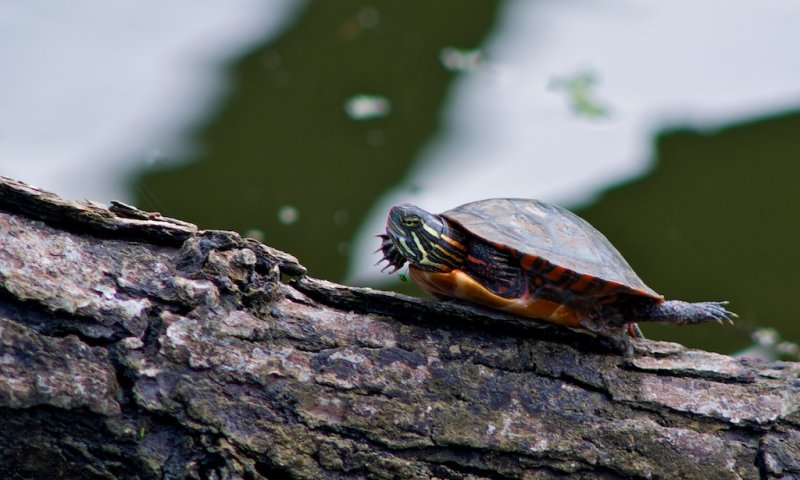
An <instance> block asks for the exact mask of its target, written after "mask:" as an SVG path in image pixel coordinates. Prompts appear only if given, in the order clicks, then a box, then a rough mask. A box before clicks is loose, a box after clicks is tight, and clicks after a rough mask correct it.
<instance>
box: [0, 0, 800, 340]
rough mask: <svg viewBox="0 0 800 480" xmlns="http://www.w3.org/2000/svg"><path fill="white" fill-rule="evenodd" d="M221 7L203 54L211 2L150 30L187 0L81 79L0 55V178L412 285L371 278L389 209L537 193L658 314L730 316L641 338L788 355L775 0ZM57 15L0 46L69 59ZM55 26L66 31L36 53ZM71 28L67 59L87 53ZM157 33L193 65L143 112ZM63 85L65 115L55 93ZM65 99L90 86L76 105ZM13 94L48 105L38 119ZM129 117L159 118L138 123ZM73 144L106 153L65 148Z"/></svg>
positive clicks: (789, 178) (789, 36) (792, 84)
mask: <svg viewBox="0 0 800 480" xmlns="http://www.w3.org/2000/svg"><path fill="white" fill-rule="evenodd" d="M237 2H238V3H237V4H236V5H237V7H236V8H237V9H238V11H239V13H241V12H242V11H244V9H247V8H251V9H252V11H253V12H254V13H253V15H251V16H250V18H249V19H248V18H245V17H247V16H244V17H243V16H242V15H238V16H237V15H234V14H233V13H235V12H233V13H228V14H225V21H224V22H222V21H220V22H218V24H219V27H218V30H219V31H220V32H225V35H223V34H222V33H220V32H217V33H215V34H213V35H212V34H210V33H205V34H203V35H202V38H205V39H206V40H208V42H207V43H200V42H198V41H197V40H195V39H196V38H200V37H197V35H198V34H197V32H199V31H200V30H199V29H200V25H201V24H207V23H209V22H210V21H208V20H207V19H208V18H209V16H210V17H211V18H213V17H214V16H215V15H216V16H218V17H222V14H215V13H213V12H214V10H212V7H211V5H212V4H213V2H211V3H205V2H201V3H202V4H203V5H206V6H205V7H203V9H202V10H196V13H197V14H198V16H197V17H196V18H198V19H199V18H201V17H200V16H199V15H200V14H201V13H202V12H205V15H206V17H202V18H206V20H203V21H199V20H198V21H196V22H194V23H191V22H189V23H185V24H184V23H181V24H180V25H183V26H185V27H187V28H186V29H187V30H188V31H190V33H191V32H192V31H194V30H196V32H195V33H194V34H192V35H195V36H194V37H193V36H192V35H188V34H187V35H188V36H186V37H185V38H184V37H182V38H184V39H183V40H181V41H180V42H179V41H178V40H177V39H173V40H169V41H168V40H165V39H164V38H171V37H159V36H157V32H159V31H161V30H164V31H170V30H169V28H172V27H170V25H174V22H175V20H174V19H172V20H170V18H172V17H169V15H171V14H174V15H175V17H174V18H180V17H181V16H182V14H181V13H180V12H181V10H180V8H183V7H179V5H184V7H189V6H190V5H191V2H187V3H184V4H181V3H180V2H177V3H176V4H175V5H174V6H173V7H171V10H172V13H170V12H169V11H162V12H161V15H162V16H163V17H158V18H155V17H154V18H153V19H151V20H152V21H148V20H146V19H139V20H137V21H136V22H133V24H132V25H128V27H129V31H130V32H133V33H132V34H131V36H130V38H131V39H132V40H131V42H130V46H129V47H127V48H128V49H129V50H130V52H131V53H130V54H126V53H125V52H127V51H128V50H126V47H124V46H122V45H123V44H119V45H117V44H113V45H114V47H113V48H111V49H109V48H107V49H105V51H104V52H105V53H103V56H100V54H97V56H95V57H93V56H91V55H94V54H89V53H85V54H83V53H82V55H83V56H78V57H76V58H84V56H85V57H86V65H89V64H92V63H94V64H96V65H108V68H103V69H97V70H94V71H95V72H96V73H94V74H93V73H91V72H92V70H91V69H89V68H88V67H87V69H86V73H85V74H84V75H85V76H86V78H87V79H88V78H91V79H94V80H93V81H89V80H86V81H82V80H81V75H80V74H78V73H74V69H73V70H71V72H73V73H71V74H70V75H71V76H69V77H64V75H62V74H58V73H57V71H56V70H53V69H55V68H56V67H57V66H58V64H62V63H63V64H64V65H67V66H68V65H69V62H68V61H66V60H63V61H59V62H51V64H46V65H45V64H43V65H40V66H41V68H39V69H38V70H32V71H28V74H27V77H26V76H25V75H22V74H21V73H19V72H25V71H26V70H24V69H23V66H24V65H22V64H12V66H13V67H14V68H8V63H7V64H6V66H7V68H6V71H9V72H17V73H18V74H15V75H12V76H8V77H7V80H6V83H7V84H13V85H15V87H14V89H12V90H13V91H7V92H6V93H0V95H5V96H6V98H5V100H3V99H2V98H0V100H2V101H3V102H4V104H6V105H11V106H14V109H12V110H11V111H14V112H17V113H15V115H12V116H7V118H6V117H0V168H2V172H0V173H3V174H6V175H11V176H14V177H17V178H21V179H23V180H28V181H31V182H33V183H36V184H38V185H40V186H42V187H45V188H50V189H53V190H55V191H57V192H59V193H62V194H66V196H68V197H73V198H81V197H91V198H97V199H99V200H104V201H107V200H109V199H110V198H112V197H115V198H122V199H123V200H128V201H132V202H133V203H135V204H137V205H138V206H139V207H141V208H143V209H147V210H155V211H160V212H162V213H164V214H165V215H169V216H174V217H178V218H182V219H185V220H188V221H192V222H195V223H197V224H198V225H200V226H201V227H203V228H215V229H230V230H235V231H239V232H241V233H243V234H246V235H251V236H255V237H258V238H259V239H261V240H262V241H264V242H265V243H268V244H270V245H272V246H275V247H277V248H280V249H283V250H285V251H287V252H290V253H292V254H294V255H296V256H297V257H298V258H299V259H300V260H301V262H302V263H303V264H305V265H306V266H307V267H308V268H309V271H310V273H311V274H312V275H314V276H317V277H321V278H326V279H330V280H333V281H339V282H345V283H348V284H354V285H372V286H376V287H379V288H387V289H397V290H400V291H404V292H406V293H411V294H415V295H421V293H420V291H419V290H418V289H417V288H416V287H415V286H413V285H411V284H408V283H403V282H401V281H400V280H399V278H398V276H388V275H383V274H381V273H380V271H379V268H377V267H374V266H373V264H374V263H375V261H377V260H378V258H379V257H378V255H377V254H373V253H372V251H373V250H374V249H375V248H377V246H378V241H377V239H375V237H374V235H375V234H378V233H381V231H382V229H383V226H382V224H383V222H384V220H385V215H386V212H387V211H388V208H389V207H390V206H391V205H393V204H395V203H399V202H406V201H410V202H414V203H417V204H419V205H420V206H422V207H424V208H426V209H429V210H432V211H442V210H446V209H448V208H451V207H453V206H456V205H458V204H461V203H465V202H467V201H471V200H476V199H481V198H489V197H528V198H540V199H543V200H547V201H551V202H556V203H559V204H562V205H564V206H566V207H569V208H571V209H573V210H574V211H576V212H577V213H578V214H580V215H581V216H583V217H584V218H586V219H587V220H589V221H590V222H591V223H592V224H594V225H595V226H596V227H597V228H598V229H600V230H601V231H602V232H603V233H605V234H606V236H607V237H608V238H609V239H610V240H611V241H612V243H614V245H615V246H617V248H618V249H619V250H620V251H621V252H622V253H623V255H624V256H625V257H626V258H627V259H628V261H629V262H630V263H631V265H632V266H633V267H634V268H635V269H636V271H637V272H638V273H639V275H640V276H641V277H642V278H643V279H644V280H645V282H646V283H648V284H649V285H650V286H651V287H652V288H654V289H655V290H657V291H659V292H661V293H663V294H664V295H665V296H667V297H668V298H674V299H683V300H730V301H731V305H730V307H731V309H732V310H734V311H736V312H737V313H739V315H740V316H741V318H740V320H739V321H738V322H737V325H736V326H735V327H728V326H726V327H720V326H718V325H708V326H701V327H691V328H689V327H687V328H674V327H658V326H645V327H644V330H645V333H646V334H647V335H648V336H649V337H652V338H658V339H665V340H675V341H679V342H682V343H685V344H687V345H690V346H695V347H701V348H705V349H711V350H716V351H720V352H726V353H729V352H734V351H738V350H741V349H743V348H746V347H747V346H749V345H751V344H752V341H751V339H750V335H751V333H752V331H753V330H754V329H755V328H758V327H774V328H775V329H777V330H778V331H779V332H780V334H781V336H782V337H783V338H785V339H787V340H790V341H794V342H800V322H797V321H796V320H795V316H796V315H795V313H794V312H795V309H796V308H797V307H796V306H795V304H794V298H793V295H792V293H793V291H794V290H796V289H797V287H798V283H799V282H798V281H797V279H796V272H797V271H799V270H800V252H799V250H798V247H797V245H798V241H799V240H800V214H799V210H800V209H799V208H798V205H800V189H798V188H797V186H796V183H797V181H798V178H800V162H799V161H798V159H800V80H798V79H800V59H799V58H800V57H797V56H791V55H788V54H787V53H786V52H787V50H786V45H792V44H798V43H799V42H800V30H799V29H797V28H796V25H797V24H798V21H800V5H798V4H796V2H790V1H788V0H785V1H776V2H773V3H772V4H771V8H769V9H766V8H763V7H762V8H754V7H751V4H750V3H749V2H744V1H731V2H726V3H725V4H724V11H720V9H721V8H723V7H722V6H721V5H720V4H717V3H715V2H707V3H704V4H701V5H698V4H696V2H690V1H688V0H678V1H675V2H670V3H669V6H666V5H665V4H662V3H660V2H644V3H643V2H633V1H630V2H624V1H623V2H618V1H615V2H610V1H598V2H591V3H580V2H579V3H575V2H558V1H541V2H530V1H527V0H526V1H508V2H499V1H486V0H485V1H480V2H462V1H456V0H448V1H437V2H423V1H408V2H402V4H401V3H391V2H365V1H357V0H343V1H338V2H327V1H311V2H305V3H304V2H291V1H289V0H281V1H272V2H258V1H253V2H248V1H247V0H237ZM132 5H133V4H132ZM248 5H249V7H248ZM255 6H259V8H255ZM64 8H65V9H66V10H65V11H69V12H70V15H71V17H70V18H71V19H72V22H71V23H70V25H73V30H68V31H61V30H58V28H57V25H53V26H49V24H48V23H47V22H45V21H42V22H39V23H37V25H38V27H37V29H35V31H37V32H40V35H41V36H42V39H43V40H42V42H40V43H36V42H32V41H31V42H27V41H22V40H20V38H16V37H14V31H16V30H15V29H13V28H11V26H12V25H14V24H15V23H14V22H11V20H13V18H12V19H9V18H5V19H4V18H3V17H0V26H2V25H6V24H7V25H6V26H8V27H9V28H6V29H5V30H3V31H4V32H5V35H6V37H7V40H8V41H7V42H6V44H9V45H10V44H19V45H39V48H40V49H41V48H44V46H46V45H62V48H61V49H60V50H59V51H63V56H64V58H66V56H67V54H68V52H67V51H66V47H64V46H65V45H71V43H69V42H72V41H73V40H74V38H73V37H74V36H75V35H77V34H76V33H75V32H92V31H94V30H91V29H90V28H88V27H86V26H85V25H84V24H83V23H81V22H88V21H89V20H88V19H89V18H90V17H91V15H89V14H88V11H87V12H84V13H83V14H82V13H81V11H80V10H79V9H71V7H69V8H68V6H67V4H66V3H65V4H64ZM131 8H132V7H131ZM192 8H193V7H192ZM89 10H91V9H89ZM234 10H235V9H234ZM135 12H136V10H135V9H132V10H131V11H130V12H129V13H128V14H126V15H128V16H129V17H131V18H133V17H134V16H135ZM29 15H30V16H29V17H26V18H29V19H31V18H33V17H34V16H35V15H36V13H35V12H34V13H30V12H29ZM21 18H22V17H21ZM193 18H195V17H193ZM4 21H5V22H6V23H3V22H4ZM17 23H18V22H17ZM129 23H131V22H129ZM87 25H88V24H87ZM712 27H713V28H712ZM192 29H194V30H192ZM259 29H260V30H259ZM17 30H19V29H17ZM53 30H58V31H61V33H60V35H62V36H63V37H64V38H65V39H69V41H67V40H64V41H63V42H62V43H59V42H58V41H57V40H53V39H50V40H48V41H45V40H46V38H45V35H46V34H47V32H50V31H53ZM173 30H174V31H173V33H175V32H177V30H178V28H177V27H176V28H174V29H173ZM20 31H21V30H20ZM98 31H100V30H98ZM102 31H107V32H108V35H106V38H107V39H109V40H111V39H116V37H115V36H114V35H117V36H120V35H122V34H121V33H119V32H124V31H128V30H122V29H120V28H119V27H118V26H113V28H112V26H109V25H106V27H105V30H102ZM70 32H71V33H70ZM678 32H679V33H680V34H678ZM742 32H748V34H747V35H743V34H742ZM112 33H113V35H112ZM136 35H140V36H141V37H142V39H145V37H146V38H147V39H151V41H144V40H142V41H138V40H137V41H133V40H135V39H136V38H137V36H136ZM12 37H13V38H12ZM86 37H87V40H86V43H82V44H75V48H74V50H75V52H89V51H90V50H89V48H90V46H91V44H92V43H93V42H92V41H91V38H89V37H91V35H88V34H87V35H86ZM14 38H16V40H14ZM186 39H192V40H191V41H187V40H186ZM212 39H213V41H211V40H212ZM12 40H14V41H13V42H12ZM15 42H16V43H15ZM20 42H22V43H20ZM181 42H182V43H181ZM94 43H96V42H94ZM110 43H111V42H110V41H109V44H110ZM170 43H173V44H176V45H178V44H180V45H183V46H185V45H192V46H194V48H193V49H189V50H186V49H185V48H183V47H182V48H183V49H176V50H174V52H173V54H174V55H176V56H175V58H176V60H173V61H172V63H170V68H174V67H175V65H176V64H178V65H179V64H180V63H181V62H186V63H187V64H191V67H190V68H186V70H185V72H189V73H190V74H191V75H186V74H184V76H183V77H180V78H179V79H178V80H175V79H173V83H171V86H170V88H168V89H166V90H163V89H162V90H161V91H160V93H159V94H158V95H157V96H152V97H150V100H145V98H144V96H143V94H141V96H140V94H139V93H133V92H138V90H136V89H135V88H136V86H137V85H139V84H141V83H142V81H143V80H142V79H140V78H138V77H136V76H135V73H132V72H134V70H146V69H147V68H148V67H146V60H147V59H149V58H154V57H153V53H151V50H149V49H151V48H152V49H156V48H158V47H159V46H163V45H165V44H170ZM223 46H225V48H223ZM243 48H244V49H246V50H245V51H242V49H243ZM37 51H38V50H36V49H34V50H32V51H31V52H29V53H28V55H30V56H31V57H32V58H36V57H35V56H36V55H38V54H39V53H37ZM109 51H112V52H113V51H116V52H119V54H118V56H117V55H111V54H110V53H109ZM153 51H154V50H153ZM212 51H213V54H211V53H210V52H212ZM175 52H179V53H175ZM187 52H190V53H187ZM223 52H224V53H223ZM203 55H206V57H203ZM123 57H124V58H127V59H128V64H126V62H124V61H121V59H124V58H123ZM3 58H4V57H3V56H2V52H0V61H2V59H3ZM60 58H61V57H60ZM115 58H116V59H117V62H116V63H114V62H113V61H112V59H115ZM201 58H205V60H202V61H201V60H199V59H201ZM208 58H214V59H215V60H214V62H216V63H218V64H219V65H221V67H215V70H216V72H217V73H216V75H217V76H216V77H214V78H213V79H209V77H206V76H204V75H207V74H208V70H212V69H211V68H206V69H198V68H197V65H198V64H202V63H203V62H210V61H209V60H208ZM115 65H116V67H115ZM130 66H136V67H137V68H136V69H134V70H128V71H127V72H129V73H127V74H126V75H125V76H118V77H117V78H115V79H114V80H113V81H111V80H104V79H105V77H101V76H100V75H102V74H105V73H104V72H105V71H106V70H110V71H112V72H113V71H116V70H122V69H124V68H127V67H130ZM45 67H47V68H45ZM65 68H66V67H65ZM152 68H154V70H147V71H151V72H159V73H161V72H162V71H163V70H164V66H163V65H160V66H156V67H152ZM37 72H38V73H37ZM185 72H184V73H185ZM31 76H33V77H35V78H37V79H38V80H37V81H36V82H30V81H28V80H26V79H25V78H28V77H31ZM123 77H125V78H123ZM189 77H191V78H192V79H193V81H194V83H192V82H191V81H189ZM48 78H53V79H56V78H62V79H64V78H68V79H70V80H69V82H55V81H51V82H50V83H49V84H48V82H47V81H46V79H48ZM147 78H148V79H151V80H153V81H155V79H156V78H157V76H156V75H155V74H154V73H151V74H149V76H147ZM181 79H182V80H181ZM126 81H131V83H129V84H126V83H125V82H126ZM27 83H30V84H31V86H30V88H29V89H26V84H27ZM65 83H67V84H68V86H71V87H70V88H72V90H71V91H70V93H69V95H71V97H70V101H69V102H66V101H63V100H60V99H59V98H60V97H59V96H58V95H57V93H56V92H57V88H59V87H63V86H64V85H63V84H65ZM81 85H84V86H87V88H90V90H93V91H94V92H95V94H92V92H86V93H85V94H83V93H82V94H80V95H78V94H76V92H78V90H77V88H78V87H79V86H81ZM126 85H128V86H126ZM189 85H192V86H191V87H189ZM183 86H185V87H183ZM112 87H113V88H112ZM0 92H2V91H0ZM9 92H10V93H9ZM26 92H29V93H30V95H31V97H30V98H33V99H38V98H39V97H38V96H37V95H38V94H37V92H48V95H47V96H46V97H44V98H45V99H49V100H48V101H46V102H43V103H42V105H45V106H47V107H48V109H47V110H44V109H42V110H36V109H34V108H33V106H34V101H35V100H30V101H26V102H27V103H26V102H24V101H23V100H22V99H25V98H27V97H25V95H24V93H26ZM127 92H131V93H130V94H128V93H127ZM109 93H111V94H113V95H110V94H109ZM106 94H109V95H106ZM94 97H97V98H96V99H95V98H94ZM153 98H156V99H157V101H156V100H153ZM116 100H120V101H122V102H123V103H121V104H116V103H113V102H115V101H116ZM125 102H127V103H125ZM148 102H149V103H148ZM147 104H152V105H156V106H157V107H158V108H156V109H151V113H149V114H148V115H149V116H145V115H143V114H142V115H139V114H140V113H141V112H142V111H144V107H143V106H144V105H147ZM37 105H38V104H37ZM120 105H121V106H120ZM20 112H26V113H25V115H22V114H21V113H20ZM93 112H94V113H96V115H94V116H91V114H93ZM114 112H125V115H127V116H128V117H129V118H134V117H135V118H136V120H135V121H133V120H129V121H128V120H126V122H127V123H125V122H123V121H112V120H111V118H112V117H113V115H112V114H113V113H114ZM134 113H135V114H136V115H134ZM84 114H85V115H84ZM137 115H138V116H137ZM12 117H13V118H12ZM84 117H86V118H89V117H91V118H92V119H93V120H92V121H91V122H89V121H86V119H85V118H84ZM148 118H149V119H150V120H148ZM37 119H47V122H45V123H46V125H47V128H44V127H41V122H40V121H37ZM59 122H60V123H59ZM24 125H29V126H30V128H32V129H34V131H35V132H36V133H35V135H39V136H41V137H42V138H44V139H45V140H40V141H39V142H38V143H36V142H33V143H32V145H34V146H36V145H38V147H39V152H40V153H36V151H34V150H30V149H29V150H26V149H25V148H22V146H20V145H22V144H21V143H20V142H18V140H19V138H22V137H23V135H22V134H17V133H16V131H17V130H15V129H19V128H21V126H24ZM35 125H39V126H38V127H35V128H34V127H33V126H35ZM59 125H62V127H59ZM37 129H38V130H37ZM53 132H55V133H53ZM87 132H94V133H95V134H96V135H100V134H102V136H103V140H102V141H96V143H95V144H87V145H89V147H85V146H80V147H78V146H75V145H73V144H72V143H69V142H68V140H69V141H73V140H76V139H82V138H84V137H86V138H90V137H91V135H89V133H87ZM25 135H28V134H27V133H26V134H25ZM35 135H34V136H35ZM32 138H33V136H32ZM73 143H74V142H73ZM175 146H177V147H175ZM18 147H19V148H18ZM173 147H174V148H173ZM41 152H43V153H41ZM59 152H60V153H59ZM58 155H61V156H62V157H63V156H66V157H69V159H73V160H70V161H62V160H60V159H58V158H59V157H58ZM20 158H29V159H33V160H37V159H40V158H41V159H42V161H41V162H38V163H37V162H32V163H30V164H22V163H19V161H18V160H19V159H20ZM53 159H56V160H53ZM69 159H68V160H69ZM89 159H94V160H91V161H90V160H89ZM129 171H133V172H134V173H133V174H129V175H123V174H124V172H129ZM59 182H61V183H59ZM123 183H124V184H125V185H127V189H122V188H121V187H118V186H117V185H118V184H123ZM131 197H133V198H131Z"/></svg>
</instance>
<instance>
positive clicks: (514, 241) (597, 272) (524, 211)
mask: <svg viewBox="0 0 800 480" xmlns="http://www.w3.org/2000/svg"><path fill="white" fill-rule="evenodd" d="M442 216H443V217H445V218H446V219H448V220H450V221H452V222H455V223H456V224H458V225H460V226H461V227H463V229H464V230H465V231H466V232H468V233H469V234H472V235H474V236H476V237H478V238H480V239H483V240H485V241H486V242H489V243H494V244H499V245H503V246H506V247H510V248H512V249H514V250H516V251H517V252H519V254H521V255H533V256H536V257H539V258H542V259H544V260H547V261H548V262H550V263H551V264H553V265H556V266H559V267H562V268H566V269H568V270H571V271H573V272H575V273H577V274H579V275H588V276H590V277H595V278H598V279H600V280H603V281H606V282H613V283H618V284H621V285H622V286H624V287H627V289H630V291H631V293H636V294H641V295H644V296H650V297H657V298H661V295H659V294H658V293H656V292H655V291H653V290H652V289H651V288H650V287H648V286H647V285H645V283H644V282H643V281H642V279H640V278H639V276H638V275H636V272H634V271H633V269H632V268H631V266H630V265H628V262H627V261H625V259H624V258H623V257H622V255H621V254H620V253H619V252H618V251H617V249H616V248H614V246H613V245H611V242H609V241H608V239H607V238H606V237H605V235H603V234H602V233H600V232H599V231H598V230H597V229H596V228H594V227H593V226H591V225H589V223H588V222H587V221H585V220H584V219H582V218H580V217H579V216H577V215H575V214H574V213H572V212H570V211H569V210H566V209H563V208H561V207H558V206H556V205H551V204H549V203H545V202H541V201H539V200H530V199H515V198H497V199H489V200H480V201H477V202H472V203H467V204H465V205H461V206H459V207H456V208H454V209H452V210H448V211H446V212H444V213H442Z"/></svg>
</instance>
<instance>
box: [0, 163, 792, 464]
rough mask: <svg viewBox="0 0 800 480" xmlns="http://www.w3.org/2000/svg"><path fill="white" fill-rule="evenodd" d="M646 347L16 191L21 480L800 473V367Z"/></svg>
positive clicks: (1, 287)
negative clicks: (340, 280) (631, 350)
mask: <svg viewBox="0 0 800 480" xmlns="http://www.w3.org/2000/svg"><path fill="white" fill-rule="evenodd" d="M635 350H636V353H635V355H634V356H632V357H629V358H626V357H624V356H620V355H619V354H618V353H617V352H616V351H614V350H613V348H610V347H609V346H606V345H604V344H602V343H601V342H599V341H598V339H596V338H593V337H591V336H589V335H586V334H582V333H577V332H572V331H568V330H565V329H562V328H558V327H553V326H547V325H540V324H538V323H535V322H531V321H527V320H522V319H518V318H515V317H511V316H507V315H503V314H499V313H496V312H490V311H487V310H483V309H480V308H478V307H474V306H470V305H467V304H464V303H456V302H436V301H422V300H419V299H416V298H411V297H407V296H403V295H399V294H395V293H390V292H381V291H376V290H372V289H367V288H352V287H347V286H343V285H337V284H334V283H330V282H326V281H324V280H319V279H314V278H311V277H309V276H307V275H306V271H305V268H304V267H303V266H302V265H301V264H300V263H299V262H298V261H297V260H296V259H295V258H294V257H292V256H291V255H289V254H286V253H283V252H280V251H278V250H276V249H273V248H270V247H268V246H265V245H263V244H260V243H258V242H256V241H255V240H252V239H245V238H241V237H240V236H239V235H238V234H236V233H233V232H225V231H198V230H197V228H196V227H195V226H194V225H191V224H188V223H185V222H181V221H178V220H173V219H169V218H165V217H163V216H161V215H159V214H154V213H147V212H142V211H140V210H137V209H135V208H133V207H130V206H127V205H124V204H121V203H113V204H112V205H111V207H109V208H106V207H105V206H102V205H99V204H96V203H92V202H82V203H78V202H70V201H65V200H62V199H60V198H58V197H57V196H55V195H53V194H50V193H47V192H44V191H41V190H39V189H36V188H34V187H31V186H28V185H25V184H22V183H20V182H16V181H14V180H11V179H7V178H0V362H2V368H0V409H2V413H3V414H2V416H0V428H2V434H0V474H1V475H2V476H3V477H4V478H61V477H67V478H220V479H222V478H269V479H287V478H301V479H305V478H310V479H316V478H332V479H338V478H342V479H345V478H386V479H395V478H441V479H456V478H458V479H460V478H469V479H512V478H524V479H537V478H552V477H564V478H587V477H588V478H609V479H611V478H642V479H644V478H664V479H678V478H680V479H687V478H697V479H711V478H714V479H725V478H731V479H738V478H781V477H782V478H792V477H795V476H800V414H798V410H799V408H800V381H798V375H800V365H798V364H796V363H788V362H772V363H768V362H764V361H759V360H754V359H735V358H732V357H728V356H724V355H719V354H715V353H709V352H703V351H697V350H689V349H686V348H684V347H682V346H681V345H677V344H673V343H666V342H656V341H649V340H641V341H639V340H637V341H636V342H635Z"/></svg>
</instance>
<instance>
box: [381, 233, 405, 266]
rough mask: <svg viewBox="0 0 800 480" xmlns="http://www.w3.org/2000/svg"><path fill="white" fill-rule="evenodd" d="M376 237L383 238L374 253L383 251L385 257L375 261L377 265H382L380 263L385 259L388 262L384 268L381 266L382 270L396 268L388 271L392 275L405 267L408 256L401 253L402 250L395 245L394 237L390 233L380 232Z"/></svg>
mask: <svg viewBox="0 0 800 480" xmlns="http://www.w3.org/2000/svg"><path fill="white" fill-rule="evenodd" d="M376 237H378V238H380V239H381V246H380V247H378V249H377V250H375V252H374V253H378V252H381V253H383V257H381V259H380V260H378V261H377V262H375V265H380V263H381V262H383V261H385V262H388V263H387V264H386V265H384V266H383V268H381V272H385V271H386V270H388V269H390V268H393V269H394V270H391V271H390V272H388V273H389V275H391V274H393V273H395V272H397V271H398V270H400V269H401V268H403V265H405V263H406V258H405V257H404V256H403V254H402V253H400V250H398V249H397V247H396V246H395V245H394V243H393V242H392V239H391V238H389V235H385V234H380V235H376Z"/></svg>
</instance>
